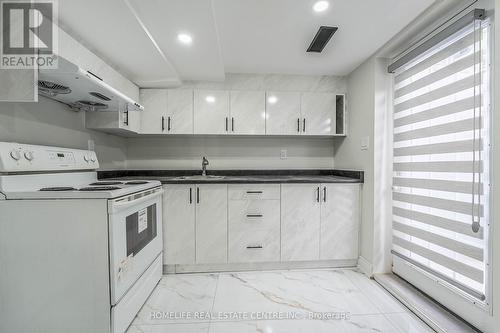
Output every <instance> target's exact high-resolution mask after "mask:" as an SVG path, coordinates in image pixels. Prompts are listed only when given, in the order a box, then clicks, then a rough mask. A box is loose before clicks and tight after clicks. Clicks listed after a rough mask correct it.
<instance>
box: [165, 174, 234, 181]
mask: <svg viewBox="0 0 500 333" xmlns="http://www.w3.org/2000/svg"><path fill="white" fill-rule="evenodd" d="M225 177H226V176H213V175H207V176H201V175H200V176H181V177H175V178H174V179H177V180H217V179H224V178H225Z"/></svg>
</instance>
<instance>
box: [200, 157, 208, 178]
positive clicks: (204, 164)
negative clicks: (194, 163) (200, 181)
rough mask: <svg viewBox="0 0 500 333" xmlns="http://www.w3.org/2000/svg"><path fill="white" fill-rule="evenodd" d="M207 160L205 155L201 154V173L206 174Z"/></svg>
mask: <svg viewBox="0 0 500 333" xmlns="http://www.w3.org/2000/svg"><path fill="white" fill-rule="evenodd" d="M208 164H209V163H208V160H207V158H206V157H205V156H203V161H202V162H201V175H202V176H206V175H207V165H208Z"/></svg>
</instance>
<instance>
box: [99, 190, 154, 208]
mask: <svg viewBox="0 0 500 333" xmlns="http://www.w3.org/2000/svg"><path fill="white" fill-rule="evenodd" d="M146 192H148V191H146ZM149 192H151V193H149V194H146V195H144V196H140V194H141V193H136V194H133V195H130V196H128V197H125V198H119V199H115V200H110V201H109V202H108V211H109V214H113V213H116V212H117V211H121V210H124V209H126V208H128V207H131V206H135V205H139V204H141V203H144V202H147V201H151V200H153V199H156V198H157V197H159V196H161V195H162V194H163V189H162V188H161V187H159V188H156V189H153V190H149ZM142 193H144V192H142ZM135 196H137V199H134V197H135Z"/></svg>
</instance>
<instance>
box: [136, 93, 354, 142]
mask: <svg viewBox="0 0 500 333" xmlns="http://www.w3.org/2000/svg"><path fill="white" fill-rule="evenodd" d="M140 102H141V103H142V104H143V105H144V112H142V119H141V126H140V127H141V131H140V132H141V133H144V134H200V135H288V136H296V135H305V136H342V135H345V127H346V126H345V120H344V119H345V95H343V94H335V93H316V92H305V93H299V92H274V91H268V92H264V91H226V90H194V91H193V90H191V89H141V92H140Z"/></svg>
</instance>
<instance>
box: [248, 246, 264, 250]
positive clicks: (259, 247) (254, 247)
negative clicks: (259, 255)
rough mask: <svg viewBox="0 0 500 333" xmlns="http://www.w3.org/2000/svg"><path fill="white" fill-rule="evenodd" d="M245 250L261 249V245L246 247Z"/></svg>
mask: <svg viewBox="0 0 500 333" xmlns="http://www.w3.org/2000/svg"><path fill="white" fill-rule="evenodd" d="M247 249H250V250H252V249H262V245H248V246H247Z"/></svg>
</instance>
